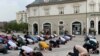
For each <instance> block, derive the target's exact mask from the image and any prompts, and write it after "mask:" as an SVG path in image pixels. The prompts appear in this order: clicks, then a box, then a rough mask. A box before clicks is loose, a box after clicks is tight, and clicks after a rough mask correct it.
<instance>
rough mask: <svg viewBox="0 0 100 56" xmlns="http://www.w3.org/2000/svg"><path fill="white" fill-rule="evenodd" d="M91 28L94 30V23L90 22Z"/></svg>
mask: <svg viewBox="0 0 100 56" xmlns="http://www.w3.org/2000/svg"><path fill="white" fill-rule="evenodd" d="M90 28H94V21H93V20H92V21H90Z"/></svg>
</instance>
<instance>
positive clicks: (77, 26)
mask: <svg viewBox="0 0 100 56" xmlns="http://www.w3.org/2000/svg"><path fill="white" fill-rule="evenodd" d="M72 34H74V35H81V23H80V22H78V21H76V22H73V23H72Z"/></svg>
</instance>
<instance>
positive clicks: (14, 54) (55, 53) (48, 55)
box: [0, 36, 100, 56]
mask: <svg viewBox="0 0 100 56" xmlns="http://www.w3.org/2000/svg"><path fill="white" fill-rule="evenodd" d="M96 38H97V40H98V41H99V43H100V36H96ZM83 43H84V36H76V37H75V38H73V40H72V41H69V42H68V43H67V44H65V45H60V48H53V50H52V51H48V50H46V51H42V53H43V55H44V56H66V55H67V53H68V52H69V51H73V46H74V45H76V44H78V45H83ZM29 46H30V47H32V48H34V47H35V46H37V44H34V45H29ZM99 50H100V48H99ZM18 53H19V51H17V50H10V51H9V53H8V54H1V53H0V56H18ZM91 56H100V54H91Z"/></svg>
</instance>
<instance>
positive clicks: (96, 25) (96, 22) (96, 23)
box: [95, 16, 98, 35]
mask: <svg viewBox="0 0 100 56" xmlns="http://www.w3.org/2000/svg"><path fill="white" fill-rule="evenodd" d="M95 29H96V35H98V16H96V21H95Z"/></svg>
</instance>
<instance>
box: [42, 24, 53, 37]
mask: <svg viewBox="0 0 100 56" xmlns="http://www.w3.org/2000/svg"><path fill="white" fill-rule="evenodd" d="M43 30H44V34H48V35H50V34H51V24H50V23H44V24H43Z"/></svg>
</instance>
